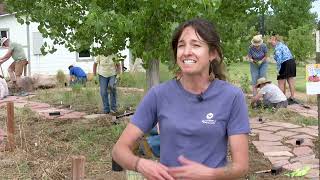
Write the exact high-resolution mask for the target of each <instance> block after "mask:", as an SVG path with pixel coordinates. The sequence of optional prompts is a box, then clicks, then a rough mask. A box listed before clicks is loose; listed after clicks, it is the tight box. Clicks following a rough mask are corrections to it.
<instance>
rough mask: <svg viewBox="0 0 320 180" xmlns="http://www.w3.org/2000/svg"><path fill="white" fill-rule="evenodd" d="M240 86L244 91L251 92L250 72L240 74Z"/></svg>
mask: <svg viewBox="0 0 320 180" xmlns="http://www.w3.org/2000/svg"><path fill="white" fill-rule="evenodd" d="M240 87H241V89H242V91H243V92H244V93H248V92H250V79H249V76H248V74H243V75H241V76H240Z"/></svg>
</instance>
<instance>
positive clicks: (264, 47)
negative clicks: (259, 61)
mask: <svg viewBox="0 0 320 180" xmlns="http://www.w3.org/2000/svg"><path fill="white" fill-rule="evenodd" d="M263 52H264V54H265V55H266V54H267V53H268V47H267V45H265V44H264V46H263Z"/></svg>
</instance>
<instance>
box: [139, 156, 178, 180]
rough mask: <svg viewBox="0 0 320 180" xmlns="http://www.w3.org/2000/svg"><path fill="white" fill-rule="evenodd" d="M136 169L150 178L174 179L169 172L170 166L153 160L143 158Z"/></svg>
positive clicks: (150, 179)
mask: <svg viewBox="0 0 320 180" xmlns="http://www.w3.org/2000/svg"><path fill="white" fill-rule="evenodd" d="M136 169H137V171H138V172H140V173H141V174H142V175H143V176H144V177H145V178H146V179H148V180H174V178H173V177H172V176H171V175H169V173H168V167H166V166H164V165H163V164H161V163H158V162H155V161H152V160H148V159H143V158H141V159H140V161H139V162H138V164H137V168H136Z"/></svg>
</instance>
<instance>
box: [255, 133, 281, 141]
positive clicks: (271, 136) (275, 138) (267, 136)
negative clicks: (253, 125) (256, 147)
mask: <svg viewBox="0 0 320 180" xmlns="http://www.w3.org/2000/svg"><path fill="white" fill-rule="evenodd" d="M282 138H283V137H282V136H278V135H274V134H265V133H260V134H259V140H260V141H280V140H281V139H282Z"/></svg>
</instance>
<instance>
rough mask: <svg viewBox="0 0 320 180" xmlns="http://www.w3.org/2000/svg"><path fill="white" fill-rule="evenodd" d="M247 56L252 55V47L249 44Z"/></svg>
mask: <svg viewBox="0 0 320 180" xmlns="http://www.w3.org/2000/svg"><path fill="white" fill-rule="evenodd" d="M248 56H250V57H252V47H251V46H249V49H248Z"/></svg>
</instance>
